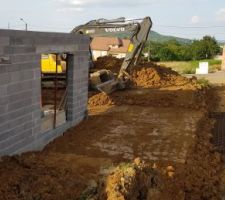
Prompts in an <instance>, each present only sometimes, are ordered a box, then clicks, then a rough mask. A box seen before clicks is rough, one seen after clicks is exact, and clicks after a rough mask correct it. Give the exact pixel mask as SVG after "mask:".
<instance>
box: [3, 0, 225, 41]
mask: <svg viewBox="0 0 225 200" xmlns="http://www.w3.org/2000/svg"><path fill="white" fill-rule="evenodd" d="M0 3H1V4H0V5H1V7H0V19H1V20H0V28H4V29H7V28H10V29H19V30H22V29H24V27H25V25H24V22H23V21H22V20H21V18H22V19H23V20H24V21H26V22H27V24H28V30H36V31H54V32H70V31H71V30H72V29H73V28H74V27H76V26H78V25H80V24H84V23H87V22H88V21H90V20H94V19H99V18H105V19H115V18H119V17H126V18H128V19H135V18H143V17H145V16H150V17H151V19H152V21H153V27H152V30H154V31H157V32H159V33H160V34H164V35H173V36H178V37H183V38H190V39H199V38H202V37H203V36H204V35H211V36H215V37H216V39H218V40H225V0H129V1H128V0H36V1H32V0H0Z"/></svg>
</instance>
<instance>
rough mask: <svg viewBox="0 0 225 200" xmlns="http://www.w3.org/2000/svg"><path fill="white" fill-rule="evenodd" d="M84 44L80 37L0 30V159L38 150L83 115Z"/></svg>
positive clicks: (85, 40) (85, 95) (85, 89)
mask: <svg viewBox="0 0 225 200" xmlns="http://www.w3.org/2000/svg"><path fill="white" fill-rule="evenodd" d="M89 43H90V38H89V37H87V36H83V35H75V34H66V33H42V32H26V31H14V30H0V156H3V155H12V154H18V153H22V152H26V151H30V150H40V149H42V148H43V147H44V146H45V145H46V144H48V143H49V142H50V141H52V140H53V139H54V138H56V137H58V136H60V135H62V134H63V132H64V131H65V130H67V129H68V128H70V127H72V126H75V125H77V124H78V123H79V122H81V121H82V120H83V119H84V118H85V117H86V115H87V101H88V74H89V57H90V55H89ZM62 58H63V61H64V63H63V62H62ZM50 62H51V63H50ZM46 65H49V66H48V69H49V71H48V70H46V69H44V68H43V66H45V67H46ZM54 67H55V68H54ZM52 68H54V69H53V70H52V71H51V69H52ZM62 69H63V70H62ZM45 70H46V71H45Z"/></svg>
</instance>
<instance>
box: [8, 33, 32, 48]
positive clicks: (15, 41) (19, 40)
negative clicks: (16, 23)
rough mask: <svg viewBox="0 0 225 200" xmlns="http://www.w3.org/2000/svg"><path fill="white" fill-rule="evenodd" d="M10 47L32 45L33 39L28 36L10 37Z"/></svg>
mask: <svg viewBox="0 0 225 200" xmlns="http://www.w3.org/2000/svg"><path fill="white" fill-rule="evenodd" d="M10 45H13V46H15V45H30V46H33V45H34V38H32V37H28V36H17V35H15V36H10Z"/></svg>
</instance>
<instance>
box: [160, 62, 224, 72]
mask: <svg viewBox="0 0 225 200" xmlns="http://www.w3.org/2000/svg"><path fill="white" fill-rule="evenodd" d="M199 62H209V72H210V73H211V72H215V71H218V70H220V69H221V64H222V61H221V60H213V59H212V60H201V61H171V62H159V64H161V65H164V66H166V67H170V68H172V69H173V70H175V71H177V72H179V73H181V74H195V71H196V68H198V66H199Z"/></svg>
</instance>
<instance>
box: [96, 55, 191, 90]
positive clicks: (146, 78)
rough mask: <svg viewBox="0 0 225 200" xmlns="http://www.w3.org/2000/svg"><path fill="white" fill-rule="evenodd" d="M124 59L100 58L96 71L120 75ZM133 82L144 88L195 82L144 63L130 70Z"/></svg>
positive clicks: (173, 72)
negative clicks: (102, 70) (105, 70)
mask: <svg viewBox="0 0 225 200" xmlns="http://www.w3.org/2000/svg"><path fill="white" fill-rule="evenodd" d="M122 62H123V59H118V58H115V57H112V56H104V57H100V58H98V60H97V61H95V62H94V67H95V68H96V69H108V70H111V71H112V72H114V73H118V72H119V70H120V68H121V65H122ZM130 74H131V76H132V81H133V84H134V85H135V86H138V87H144V88H156V87H166V86H187V84H189V86H193V85H195V80H194V79H193V80H190V79H187V78H185V77H183V76H181V75H180V74H178V73H177V72H175V71H173V70H172V69H170V68H167V67H163V66H160V65H157V64H155V63H152V62H145V63H144V62H143V63H140V64H138V65H136V66H133V67H132V68H131V70H130Z"/></svg>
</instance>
